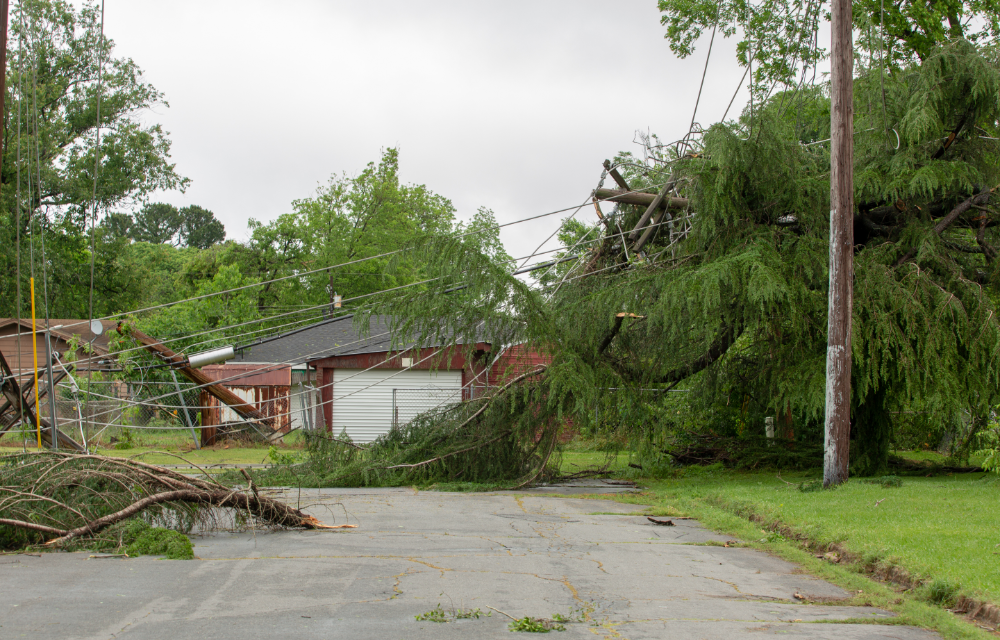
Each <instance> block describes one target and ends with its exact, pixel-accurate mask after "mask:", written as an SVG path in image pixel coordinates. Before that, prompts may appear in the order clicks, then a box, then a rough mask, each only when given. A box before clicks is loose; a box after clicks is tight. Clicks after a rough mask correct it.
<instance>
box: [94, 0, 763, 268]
mask: <svg viewBox="0 0 1000 640" xmlns="http://www.w3.org/2000/svg"><path fill="white" fill-rule="evenodd" d="M105 31H106V33H107V35H108V36H109V37H111V38H113V39H114V40H115V42H116V44H117V49H116V54H117V55H119V56H129V57H131V58H133V59H134V60H135V61H136V62H137V63H138V64H139V66H140V67H141V68H142V69H144V71H145V73H146V77H147V79H148V80H149V81H150V82H151V83H152V84H153V85H154V86H156V87H157V88H158V89H160V90H161V91H163V92H164V93H165V94H166V97H167V100H168V102H169V103H170V107H169V108H160V109H157V111H156V112H155V113H151V114H148V118H149V119H150V120H155V121H158V122H161V123H162V124H163V125H164V127H165V129H166V130H167V131H169V132H170V137H171V139H172V140H173V152H172V155H173V158H174V160H175V161H176V162H177V168H178V170H179V171H180V173H181V174H183V175H185V176H187V177H189V178H191V179H192V184H191V187H190V188H189V189H188V191H187V192H186V193H184V194H180V193H166V194H163V195H162V197H160V198H158V199H162V200H165V201H168V202H172V203H174V204H177V205H184V204H199V205H202V206H204V207H207V208H209V209H211V210H212V211H214V212H215V213H216V215H217V216H219V217H220V219H222V221H223V222H224V223H225V225H226V229H227V231H228V234H229V237H231V238H235V239H243V238H244V237H246V220H247V219H248V218H251V217H252V218H257V219H259V220H271V219H273V218H274V217H276V216H277V215H279V214H281V213H285V212H287V211H289V210H290V202H291V201H292V200H294V199H296V198H303V197H308V196H310V195H311V194H312V193H313V192H314V191H315V189H316V186H317V184H318V183H322V182H326V180H327V179H328V177H329V176H330V175H331V174H333V173H340V172H347V173H348V174H356V173H358V172H359V171H360V170H361V169H362V168H363V167H364V165H365V164H366V163H367V162H369V161H373V160H377V159H378V157H379V151H380V149H381V148H384V147H390V146H398V147H399V148H400V153H401V173H402V178H403V181H404V182H408V183H422V184H426V185H427V186H428V187H429V188H431V189H432V190H434V191H435V192H437V193H440V194H442V195H444V196H446V197H448V198H450V199H451V200H452V201H453V202H454V204H455V206H456V207H457V209H458V215H459V217H460V218H468V217H470V216H471V215H472V214H473V213H474V212H475V210H476V209H477V208H478V207H480V206H486V207H489V208H491V209H493V211H494V212H495V213H496V215H497V218H498V220H499V221H500V222H501V223H503V222H509V221H512V220H516V219H518V218H522V217H526V216H530V215H535V214H538V213H542V212H545V211H550V210H554V209H560V208H564V207H568V206H571V205H576V204H579V203H580V202H581V201H583V200H584V199H585V198H586V197H587V195H588V194H589V192H590V190H591V189H593V188H594V186H595V184H596V182H597V179H598V178H599V176H600V171H601V162H602V161H603V160H604V159H605V158H610V157H612V156H613V155H614V154H615V152H616V151H618V150H622V149H635V150H636V151H639V148H638V147H636V146H634V145H633V144H632V139H633V136H634V132H635V130H636V129H642V130H646V129H648V130H650V131H651V132H654V133H659V134H660V136H661V137H662V138H664V139H665V140H668V141H669V140H673V139H675V138H678V137H680V136H682V135H683V134H684V132H685V131H686V129H687V126H688V123H689V121H690V119H691V111H692V109H693V107H694V102H695V96H696V94H697V91H698V82H699V80H700V78H701V73H702V68H703V65H704V62H705V52H706V49H707V47H705V46H704V45H706V44H707V38H706V39H705V41H703V43H702V45H703V46H702V47H700V48H699V49H698V51H697V52H696V53H695V55H694V56H692V57H691V58H688V59H686V60H679V59H677V58H676V57H674V55H673V54H672V53H671V52H670V49H669V47H668V46H667V43H666V41H665V40H664V39H663V28H662V27H661V26H660V24H659V13H658V11H657V9H656V2H655V0H626V1H622V0H619V1H618V2H596V1H585V0H564V1H555V0H549V1H539V0H535V1H533V2H527V1H513V0H507V1H505V2H489V3H487V2H470V1H468V0H466V1H464V2H457V1H455V2H446V1H438V2H414V1H413V0H409V1H379V2H372V1H369V2H334V1H326V2H322V1H318V0H316V1H309V0H284V1H282V2H268V3H265V2H257V1H254V0H241V1H239V2H236V1H225V0H175V1H173V2H163V1H162V0H128V1H127V2H126V1H122V0H107V4H106V21H105ZM734 48H735V42H734V41H726V40H723V39H722V38H721V37H720V38H719V39H718V40H717V41H716V42H715V46H714V49H713V52H712V60H711V63H710V65H709V69H708V80H707V81H706V86H705V90H704V94H703V96H702V100H701V106H700V107H699V114H698V121H699V122H701V123H703V124H706V125H707V124H709V123H711V122H714V121H716V120H718V119H719V118H720V117H721V116H722V113H723V111H724V110H725V108H726V105H727V104H728V103H729V100H730V98H731V97H732V95H733V91H734V90H735V89H736V86H737V84H738V83H739V81H740V77H741V76H742V69H740V68H739V67H738V66H737V65H736V62H735V58H734V54H733V51H734ZM745 99H746V90H745V88H744V90H743V92H742V93H741V95H740V96H739V97H738V98H737V104H736V105H734V109H737V108H740V107H742V104H743V103H744V102H745ZM580 215H581V216H582V219H584V220H586V221H588V222H589V221H591V219H592V218H593V217H594V214H593V210H592V209H591V210H584V211H582V212H581V214H580ZM562 217H564V216H562V215H560V216H553V217H550V218H544V219H542V220H540V221H537V222H534V223H528V224H522V225H516V226H513V227H509V228H507V229H505V230H504V231H503V235H502V238H503V241H504V243H505V245H506V247H507V250H508V251H509V252H510V253H511V255H513V256H521V255H525V254H527V253H530V252H531V251H532V250H533V249H534V248H535V246H536V245H537V244H538V242H540V241H541V240H542V239H544V237H545V236H547V235H548V234H549V233H551V232H552V230H553V229H555V227H556V226H558V223H559V220H560V219H561V218H562Z"/></svg>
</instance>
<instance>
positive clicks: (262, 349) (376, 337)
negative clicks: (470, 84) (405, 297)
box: [232, 316, 440, 364]
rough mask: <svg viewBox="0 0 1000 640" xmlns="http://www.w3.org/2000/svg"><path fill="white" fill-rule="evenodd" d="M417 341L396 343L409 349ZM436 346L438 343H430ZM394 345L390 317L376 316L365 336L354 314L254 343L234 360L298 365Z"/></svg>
mask: <svg viewBox="0 0 1000 640" xmlns="http://www.w3.org/2000/svg"><path fill="white" fill-rule="evenodd" d="M414 346H416V344H415V343H412V342H411V343H407V344H404V345H402V346H398V345H397V346H395V349H399V350H402V349H409V348H411V347H414ZM424 346H425V347H436V346H440V345H438V344H426V345H424ZM393 348H394V345H393V344H392V337H391V336H390V334H389V318H388V317H387V316H372V317H371V324H370V331H369V332H368V336H367V337H362V336H361V335H360V334H359V333H358V331H357V329H356V328H355V326H354V319H353V317H350V316H347V317H344V318H341V319H337V320H333V321H329V320H327V321H323V322H320V323H317V325H316V326H314V327H309V328H306V329H300V330H296V331H295V332H293V333H290V334H289V335H287V336H283V337H277V338H276V339H271V340H269V341H268V342H266V343H264V344H259V345H256V346H254V345H250V346H249V347H248V348H246V349H244V350H243V351H242V352H241V353H238V354H237V355H236V358H235V359H234V360H233V361H232V362H234V363H235V362H265V363H266V362H287V363H294V364H298V363H300V362H308V361H311V360H319V359H321V358H329V357H332V356H349V355H357V354H362V353H382V352H385V351H390V350H391V349H393Z"/></svg>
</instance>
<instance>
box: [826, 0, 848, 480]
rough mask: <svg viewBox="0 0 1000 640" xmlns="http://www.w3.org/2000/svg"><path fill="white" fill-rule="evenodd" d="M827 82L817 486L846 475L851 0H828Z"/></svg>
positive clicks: (841, 478) (842, 478)
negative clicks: (826, 281) (822, 407)
mask: <svg viewBox="0 0 1000 640" xmlns="http://www.w3.org/2000/svg"><path fill="white" fill-rule="evenodd" d="M831 19H832V24H831V35H832V54H831V56H830V64H831V88H830V128H831V136H830V297H829V305H828V308H827V314H828V315H827V347H826V421H825V453H824V456H823V486H824V487H830V486H834V485H838V484H841V483H842V482H846V481H847V465H848V456H849V451H850V438H851V317H852V307H853V302H854V283H853V280H854V85H853V82H854V48H853V39H852V34H851V27H852V21H851V0H833V4H832V7H831Z"/></svg>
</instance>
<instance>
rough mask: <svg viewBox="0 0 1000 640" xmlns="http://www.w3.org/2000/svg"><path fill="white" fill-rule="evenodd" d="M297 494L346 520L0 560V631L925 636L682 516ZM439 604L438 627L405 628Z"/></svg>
mask: <svg viewBox="0 0 1000 640" xmlns="http://www.w3.org/2000/svg"><path fill="white" fill-rule="evenodd" d="M286 499H288V500H289V501H290V502H295V501H296V500H297V499H299V497H298V495H297V494H296V493H295V492H290V493H289V494H288V495H286ZM301 501H302V502H301V503H302V504H303V505H311V506H309V507H308V508H307V509H306V510H307V511H308V512H310V513H312V514H313V515H315V516H316V517H318V518H320V519H322V520H324V521H326V522H329V523H337V524H342V523H345V522H350V523H352V524H358V525H359V527H358V528H357V529H348V530H338V531H278V532H260V531H258V532H251V533H238V534H231V533H218V534H212V535H205V536H193V537H192V540H193V542H194V544H195V555H196V556H197V558H198V559H196V560H193V561H170V560H162V559H157V558H152V557H140V558H130V559H119V558H89V557H88V555H89V554H86V553H49V554H42V557H33V556H27V555H10V556H0V638H4V639H13V638H21V637H24V638H28V637H30V638H34V639H37V638H60V639H71V638H81V639H82V638H87V639H90V638H94V639H98V638H99V639H110V638H127V639H134V640H143V639H147V638H148V639H160V638H170V639H171V640H184V639H187V638H192V639H194V638H197V639H199V640H201V639H210V638H240V639H241V640H247V639H253V638H278V637H292V636H298V635H303V634H307V635H310V636H316V637H335V636H342V637H350V638H352V639H353V638H361V639H364V638H407V639H420V638H499V637H504V638H506V637H510V632H509V631H508V630H507V625H508V623H509V622H510V620H509V618H507V617H505V616H504V615H503V614H501V613H499V612H497V611H496V610H499V611H502V612H504V613H506V614H509V615H510V616H514V617H518V618H520V617H523V616H532V617H537V618H551V617H552V616H553V615H554V614H560V615H563V616H566V617H569V618H573V619H575V620H577V621H575V622H571V623H567V624H566V631H565V632H563V633H560V634H559V635H558V637H560V638H576V637H579V638H595V637H596V638H629V639H631V640H640V639H642V638H667V637H681V638H692V639H698V638H726V639H727V640H728V639H730V638H732V637H734V636H740V637H742V636H751V635H752V636H768V635H779V634H780V635H781V636H782V637H785V638H845V639H851V640H854V639H857V640H862V639H864V640H867V639H875V638H893V639H897V640H930V639H932V638H939V637H940V636H938V635H937V634H936V633H933V632H930V631H926V630H922V629H915V628H911V627H905V626H899V625H887V624H871V622H878V621H880V620H885V621H886V622H889V621H890V619H891V617H892V614H890V613H888V612H886V611H881V610H878V609H873V608H870V607H849V606H843V605H839V604H837V603H838V601H843V600H845V599H846V598H848V597H849V594H848V593H846V592H845V591H843V590H842V589H840V588H839V587H836V586H834V585H832V584H830V583H828V582H825V581H822V580H819V579H817V578H814V577H812V576H810V575H807V574H805V573H803V572H802V571H801V569H799V568H798V567H797V566H796V565H794V564H791V563H788V562H785V561H783V560H780V559H777V558H774V557H772V556H769V555H767V554H765V553H762V552H759V551H755V550H752V549H747V548H740V547H730V548H725V547H721V546H707V545H705V544H704V543H706V542H710V541H724V540H725V539H726V538H724V537H722V536H719V535H716V534H714V533H712V532H711V531H708V530H706V529H705V528H703V527H702V526H701V525H699V524H698V523H697V522H695V521H692V520H676V519H675V520H674V522H675V524H676V526H674V527H665V526H656V525H653V524H652V523H650V522H648V521H647V520H646V518H645V517H642V516H628V515H624V514H626V513H629V512H632V511H634V510H636V509H637V507H636V506H634V505H625V504H620V503H616V502H612V501H609V500H584V499H574V498H552V497H544V496H540V495H536V494H532V493H531V492H522V493H485V494H484V493H478V494H477V493H439V492H416V491H414V490H412V489H323V490H315V489H310V490H303V491H302V495H301ZM594 512H613V514H612V515H591V514H593V513H594ZM796 593H798V594H800V595H803V596H805V597H806V599H807V601H809V603H808V604H803V603H799V602H798V601H796V600H794V599H793V594H796ZM439 603H440V605H441V608H442V609H443V610H444V611H445V612H446V616H447V618H448V619H449V622H447V623H435V622H430V621H417V620H416V619H415V616H417V615H418V614H422V613H425V612H427V611H430V610H432V609H434V608H436V607H437V606H438V604H439ZM457 609H462V610H475V609H479V610H481V612H482V615H481V616H480V617H479V618H469V619H455V618H454V617H453V616H452V615H450V614H451V612H453V611H454V610H457ZM487 613H489V614H491V615H490V616H488V617H487V616H486V614H487ZM863 621H864V622H869V623H868V624H861V622H863ZM817 623H822V624H817Z"/></svg>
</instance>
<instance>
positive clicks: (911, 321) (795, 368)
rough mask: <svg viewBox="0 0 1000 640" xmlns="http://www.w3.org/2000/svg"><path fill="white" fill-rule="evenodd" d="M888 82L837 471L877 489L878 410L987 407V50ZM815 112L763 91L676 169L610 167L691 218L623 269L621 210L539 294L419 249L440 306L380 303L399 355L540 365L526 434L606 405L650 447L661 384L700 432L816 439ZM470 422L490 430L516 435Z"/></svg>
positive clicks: (818, 272) (820, 257)
mask: <svg viewBox="0 0 1000 640" xmlns="http://www.w3.org/2000/svg"><path fill="white" fill-rule="evenodd" d="M884 83H885V91H886V100H885V103H884V106H883V103H882V98H881V96H882V90H881V86H882V81H881V79H880V74H879V71H878V70H877V69H874V70H873V69H865V70H863V73H862V75H861V76H860V77H859V78H858V79H857V81H856V93H855V95H856V105H855V110H856V113H857V114H858V118H857V123H856V128H857V129H858V130H859V131H860V132H862V133H859V135H857V136H856V140H857V141H858V144H857V153H856V167H855V171H856V174H857V176H858V181H857V184H858V195H857V202H858V211H857V215H856V218H855V227H856V234H855V236H856V247H855V254H856V255H855V274H854V278H855V301H854V317H853V325H854V326H853V335H854V343H853V357H854V369H853V381H852V387H853V395H852V406H853V412H854V429H853V437H854V440H855V442H854V445H855V447H854V449H855V450H854V453H853V456H854V461H855V464H854V470H855V472H856V473H862V474H875V475H880V474H882V473H884V470H885V467H886V464H887V455H888V442H889V436H890V433H891V430H892V428H893V427H892V424H893V419H892V415H893V412H894V411H899V410H904V409H906V408H908V407H912V406H919V407H920V408H921V409H922V410H926V411H932V412H938V413H939V415H955V414H956V413H958V412H960V411H972V412H973V413H977V412H978V413H980V414H981V413H982V412H983V411H984V410H985V408H986V407H989V406H992V404H993V403H995V402H996V401H997V399H998V391H1000V370H998V365H1000V360H998V357H1000V356H998V354H1000V324H998V319H997V316H998V314H997V309H996V304H995V300H997V294H998V293H1000V291H998V288H997V285H998V282H1000V281H998V279H997V267H996V264H997V263H996V258H997V256H998V248H1000V236H998V234H997V230H996V229H997V223H998V220H1000V219H998V218H997V211H996V205H995V203H994V200H993V198H992V188H994V186H995V185H997V183H998V179H1000V174H998V166H1000V165H998V162H997V160H998V158H997V153H998V151H1000V147H998V143H997V141H996V138H997V137H1000V136H998V135H997V133H998V132H997V128H998V127H997V120H998V116H1000V112H998V108H1000V107H998V103H997V100H996V96H997V95H998V93H1000V64H998V61H997V58H996V56H995V52H994V50H993V49H992V48H983V47H976V46H975V45H973V44H972V43H970V42H967V41H964V40H959V41H956V42H954V43H947V44H943V45H939V46H937V47H936V48H935V49H934V50H933V51H930V52H929V53H927V54H926V55H925V56H924V59H923V60H922V61H919V60H918V61H913V62H909V63H907V64H906V65H905V66H903V67H901V68H900V69H899V70H898V72H896V73H894V74H892V75H890V76H888V77H886V78H885V79H884ZM793 100H794V101H796V103H797V105H798V106H797V107H796V109H795V110H791V109H789V108H788V105H789V104H790V103H791V102H792V101H793ZM828 113H829V99H828V97H827V94H826V88H825V87H824V86H820V87H816V88H815V89H812V88H810V89H808V90H803V91H797V92H793V94H783V93H779V94H777V95H775V96H773V97H772V98H771V99H769V100H768V101H767V102H766V103H765V104H764V105H758V106H757V108H756V109H755V110H754V111H753V113H752V114H751V112H750V111H749V110H747V112H746V113H744V115H743V117H742V118H741V120H740V121H739V122H736V123H720V124H717V125H715V126H713V127H711V128H710V129H708V131H707V132H706V133H705V135H704V136H703V137H702V138H701V139H700V140H699V141H697V142H695V143H693V144H694V145H695V148H694V149H687V148H682V149H681V150H680V153H678V152H677V151H676V150H675V149H673V148H669V149H662V153H663V154H664V157H663V158H661V159H660V160H661V161H656V162H653V163H652V164H649V165H642V164H637V163H635V162H632V161H631V159H630V158H629V157H628V156H620V157H619V161H620V165H619V166H620V168H621V169H622V172H623V173H624V174H625V177H626V179H627V180H628V181H629V183H630V184H631V185H633V188H641V187H642V186H643V185H646V184H648V185H656V184H661V183H663V182H666V181H667V180H668V179H669V180H671V181H676V182H675V184H676V185H677V186H676V192H675V195H677V196H682V197H684V198H686V203H687V204H686V205H685V208H684V209H672V210H671V211H670V217H671V221H672V223H673V229H672V230H670V229H669V228H668V227H667V226H666V225H665V224H663V225H661V227H660V230H659V231H657V232H655V233H654V234H653V236H652V240H651V241H650V242H649V243H648V244H647V245H646V246H645V247H644V248H643V250H642V252H639V254H638V255H636V252H635V251H634V249H633V250H632V251H631V252H630V253H629V254H628V255H626V253H625V247H623V246H622V242H621V241H620V240H619V237H620V235H619V234H618V233H617V228H618V226H619V225H620V226H621V227H622V228H624V229H626V230H628V229H631V228H633V227H635V226H636V225H637V222H638V220H639V217H640V215H641V213H642V211H643V209H644V208H642V207H635V206H627V205H624V206H620V207H619V208H618V210H617V211H616V213H615V214H613V217H612V218H613V219H612V220H610V221H609V224H608V226H607V227H606V229H607V230H606V231H604V238H603V241H602V242H601V243H600V244H598V245H596V246H595V247H594V248H593V249H592V250H589V251H586V252H584V255H583V257H582V259H581V260H580V261H579V264H578V266H576V267H574V268H572V269H571V270H570V271H569V272H568V275H569V276H570V277H568V278H566V279H563V278H560V279H559V280H560V282H553V281H543V284H545V285H547V286H542V287H538V288H533V287H529V286H528V285H526V284H525V283H524V282H522V281H521V280H519V279H517V278H516V277H513V276H511V275H510V273H508V272H505V271H502V270H499V269H497V268H495V266H494V265H493V264H492V263H491V262H490V261H488V260H486V259H485V258H483V257H482V256H480V255H478V254H477V253H476V252H474V251H470V250H468V249H467V248H465V247H462V246H460V245H459V244H458V243H456V242H454V240H447V239H435V240H433V241H430V242H424V243H422V244H420V247H422V248H423V255H424V256H425V259H426V260H428V263H429V264H430V265H431V268H432V269H438V270H440V273H441V274H442V278H443V280H442V282H441V283H440V284H439V285H437V286H438V287H440V288H439V289H438V290H439V291H452V293H450V294H449V295H430V296H429V295H408V296H393V297H391V298H389V297H387V298H385V299H384V300H383V301H382V303H381V307H380V311H381V312H383V313H387V314H390V315H393V316H394V317H396V318H401V320H399V321H398V323H397V326H396V331H397V333H398V335H400V336H414V335H419V336H423V337H430V336H435V335H440V334H441V333H442V327H443V328H444V329H445V331H444V332H443V333H445V334H447V333H449V332H452V333H454V334H455V335H458V336H461V337H462V340H460V341H458V342H464V343H470V342H472V343H474V342H476V341H477V340H479V341H486V342H489V343H491V344H493V345H498V346H504V345H514V344H526V345H528V346H529V347H530V348H533V349H536V350H539V351H541V352H544V353H548V354H551V356H552V363H551V365H549V367H548V369H547V370H546V371H545V373H544V374H543V375H542V376H541V378H542V379H541V380H536V381H534V382H533V383H532V384H531V385H526V386H524V388H523V389H522V390H521V392H522V393H523V394H525V396H524V400H523V402H524V405H523V406H525V407H530V412H531V415H532V417H533V419H534V420H536V423H537V424H548V421H563V420H566V419H567V418H571V419H572V421H573V423H574V424H575V425H577V426H578V427H580V426H581V425H582V426H584V427H588V428H589V426H590V425H594V427H595V428H599V427H598V426H597V425H595V423H594V419H593V416H594V414H595V411H594V407H596V406H600V404H601V401H602V398H603V397H605V396H606V393H607V392H606V390H607V389H617V390H618V391H617V392H616V393H617V394H618V397H619V400H618V402H619V404H620V403H622V402H625V403H626V404H630V403H632V402H633V400H634V403H635V404H637V405H641V406H645V407H647V408H648V409H647V410H646V411H647V413H646V414H645V415H642V414H641V413H636V414H634V416H633V417H632V418H630V419H628V420H625V421H612V422H611V423H609V427H610V428H612V429H615V430H617V433H618V434H619V435H622V434H630V435H631V437H634V438H636V439H637V440H644V439H648V438H650V437H651V434H654V433H655V432H656V431H657V429H664V430H669V429H670V426H671V425H676V424H677V423H678V422H680V419H679V418H678V417H676V416H675V415H672V414H671V412H670V411H664V410H662V409H657V407H658V406H663V405H662V402H660V401H655V400H651V399H650V397H649V396H648V395H643V394H648V393H649V391H644V390H660V392H664V391H665V390H667V389H672V388H675V387H678V385H679V388H683V389H686V390H687V391H688V392H689V395H688V405H689V407H690V408H691V410H692V411H694V412H695V414H696V415H697V416H698V417H699V421H700V425H699V427H698V428H700V429H704V430H711V431H713V432H715V433H720V434H721V433H728V434H731V435H733V436H736V435H739V434H741V433H745V434H746V435H747V436H748V437H749V436H761V435H763V434H762V433H761V432H762V425H761V424H757V425H755V426H748V423H747V422H746V421H745V419H746V417H747V414H748V411H749V413H751V414H755V415H775V414H777V415H779V416H784V415H787V416H788V420H789V428H790V429H791V428H792V427H793V426H794V427H797V432H796V433H795V437H796V438H797V439H798V440H800V441H803V442H809V441H811V442H813V443H816V442H817V441H821V439H822V432H821V429H820V428H819V425H820V423H821V417H822V414H823V409H824V397H825V393H824V391H825V384H824V376H825V352H826V329H827V322H826V307H827V286H828V273H827V260H828V236H829V220H828V212H829V208H830V204H829V191H830V184H829V167H830V159H829V153H828V150H827V147H826V145H825V139H826V138H828V135H827V131H828V128H827V127H828V125H827V124H826V122H828ZM886 123H887V124H888V127H885V124H886ZM896 133H898V135H899V141H898V148H897V146H896ZM679 202H684V201H679ZM664 220H666V219H664ZM612 229H613V231H612ZM572 231H573V229H571V228H568V227H567V228H565V229H564V233H566V234H567V238H566V240H565V241H564V242H566V243H567V244H568V243H569V242H570V241H573V242H574V243H575V239H574V238H575V237H576V236H578V235H579V234H573V233H572ZM578 250H579V249H578ZM629 393H631V394H633V395H634V398H633V399H632V400H625V399H624V398H625V396H624V395H622V394H629ZM495 411H497V412H504V411H506V409H504V408H503V405H502V404H501V405H498V406H497V408H496V409H495ZM489 413H490V411H487V412H485V413H484V416H485V415H486V414H489ZM503 416H506V418H504V417H503ZM483 419H484V420H490V421H494V427H493V428H494V429H500V428H501V427H500V426H499V425H503V424H510V425H513V424H514V423H516V422H517V421H518V420H520V419H521V416H520V415H514V414H508V413H502V414H500V415H489V416H488V417H484V418H483ZM449 446H450V445H448V444H447V443H443V444H442V445H441V450H440V451H438V453H439V454H440V453H442V452H444V451H447V450H448V448H449ZM462 446H463V447H468V446H469V445H468V443H467V442H463V443H462ZM661 451H662V449H661Z"/></svg>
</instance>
